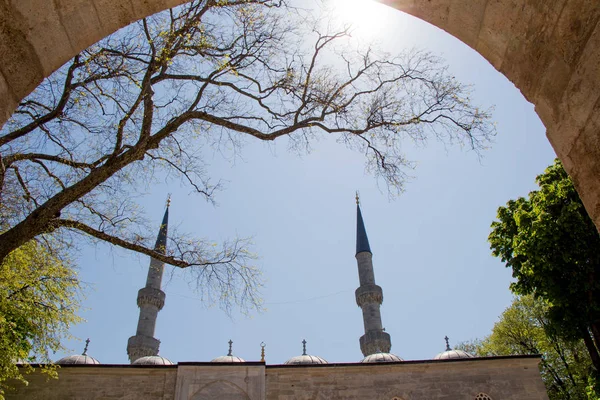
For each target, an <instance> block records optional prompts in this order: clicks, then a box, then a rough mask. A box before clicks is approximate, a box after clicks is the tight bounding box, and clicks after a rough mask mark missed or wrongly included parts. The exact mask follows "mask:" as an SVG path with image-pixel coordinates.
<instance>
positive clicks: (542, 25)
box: [0, 0, 600, 228]
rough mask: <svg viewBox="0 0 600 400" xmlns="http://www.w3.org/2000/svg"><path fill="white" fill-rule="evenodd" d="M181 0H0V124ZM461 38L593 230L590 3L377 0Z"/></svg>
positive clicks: (599, 163) (596, 50)
mask: <svg viewBox="0 0 600 400" xmlns="http://www.w3.org/2000/svg"><path fill="white" fill-rule="evenodd" d="M185 1H186V0H123V1H113V0H54V1H48V0H7V1H4V2H0V28H1V29H0V59H1V60H2V63H0V123H3V122H4V121H6V120H7V119H8V117H9V116H10V113H11V112H12V111H13V110H14V109H15V107H16V105H17V104H18V102H19V101H20V100H21V99H22V98H23V97H25V96H26V95H27V94H29V93H30V92H31V91H32V90H33V89H34V88H35V87H36V86H37V85H38V84H39V83H40V82H41V81H42V79H43V78H44V77H46V76H48V75H50V74H51V73H52V72H53V71H55V70H56V69H57V68H59V67H60V66H61V65H62V64H64V63H65V62H66V61H67V60H69V59H70V58H71V57H73V56H74V55H75V54H77V53H78V52H79V51H81V50H83V49H84V48H86V47H87V46H89V45H91V44H93V43H95V42H97V41H98V40H100V39H102V38H103V37H105V36H107V35H109V34H111V33H112V32H114V31H116V30H117V29H119V28H121V27H124V26H126V25H127V24H129V23H131V22H133V21H136V20H138V19H140V18H143V17H145V16H148V15H151V14H154V13H156V12H158V11H161V10H164V9H167V8H169V7H174V6H176V5H179V4H182V3H184V2H185ZM380 1H382V2H383V3H385V4H387V5H389V6H391V7H394V8H397V9H398V10H401V11H404V12H406V13H409V14H411V15H413V16H415V17H418V18H421V19H423V20H424V21H427V22H429V23H431V24H433V25H435V26H437V27H439V28H441V29H443V30H445V31H446V32H448V33H449V34H451V35H453V36H455V37H457V38H458V39H460V40H462V41H463V42H464V43H466V44H467V45H469V46H470V47H471V48H473V49H474V50H476V51H477V52H478V53H479V54H481V55H482V56H483V57H485V58H486V59H487V60H488V61H489V62H490V63H491V64H492V65H493V66H494V67H495V68H496V69H497V70H498V71H499V72H501V73H502V74H504V75H505V76H506V77H507V78H508V79H509V80H511V81H512V82H513V83H514V84H515V85H516V86H517V87H518V88H519V89H520V90H521V92H522V93H523V95H524V96H525V98H526V99H527V100H529V101H530V102H532V103H533V104H534V105H535V110H536V112H537V114H538V115H539V116H540V118H541V120H542V122H543V123H544V125H545V126H546V129H547V136H548V139H549V140H550V143H551V144H552V146H553V147H554V150H555V151H556V153H557V155H558V156H559V158H560V159H561V160H562V161H563V164H564V165H565V168H566V169H567V171H568V172H569V174H570V175H571V176H572V177H573V178H574V180H575V184H576V186H577V190H578V192H579V194H580V195H581V198H582V199H583V201H584V203H585V206H586V208H587V210H588V213H589V214H590V215H591V217H592V219H593V220H594V222H595V223H596V226H597V227H599V228H600V179H598V177H599V176H600V24H599V20H600V3H599V2H598V1H597V0H556V1H540V0H436V1H431V0H380Z"/></svg>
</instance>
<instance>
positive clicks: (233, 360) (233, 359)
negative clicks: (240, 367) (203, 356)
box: [210, 340, 246, 363]
mask: <svg viewBox="0 0 600 400" xmlns="http://www.w3.org/2000/svg"><path fill="white" fill-rule="evenodd" d="M228 343H229V352H227V355H226V356H221V357H217V358H214V359H212V360H211V361H210V362H214V363H238V362H246V360H244V359H243V358H241V357H238V356H234V355H233V354H232V350H231V346H232V345H233V342H232V341H231V340H229V342H228Z"/></svg>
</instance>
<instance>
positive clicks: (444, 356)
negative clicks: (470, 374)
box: [433, 350, 475, 360]
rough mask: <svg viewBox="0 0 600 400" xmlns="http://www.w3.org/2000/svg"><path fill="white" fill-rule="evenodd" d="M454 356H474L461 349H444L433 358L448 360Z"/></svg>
mask: <svg viewBox="0 0 600 400" xmlns="http://www.w3.org/2000/svg"><path fill="white" fill-rule="evenodd" d="M455 358H475V356H474V355H472V354H469V353H467V352H466V351H462V350H446V351H444V352H442V353H440V354H438V355H437V356H435V357H433V359H434V360H450V359H455Z"/></svg>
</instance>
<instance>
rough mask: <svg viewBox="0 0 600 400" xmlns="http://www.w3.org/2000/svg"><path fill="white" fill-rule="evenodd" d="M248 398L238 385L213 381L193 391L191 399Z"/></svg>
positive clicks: (227, 399)
mask: <svg viewBox="0 0 600 400" xmlns="http://www.w3.org/2000/svg"><path fill="white" fill-rule="evenodd" d="M212 399H221V400H250V397H249V396H248V395H247V394H246V392H244V391H243V390H242V389H241V388H240V387H239V386H237V385H235V384H233V383H231V382H227V381H214V382H211V383H209V384H208V385H206V386H204V387H203V388H202V389H200V390H199V391H197V392H196V393H194V395H193V396H192V400H212Z"/></svg>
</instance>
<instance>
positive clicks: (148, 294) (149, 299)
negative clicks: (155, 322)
mask: <svg viewBox="0 0 600 400" xmlns="http://www.w3.org/2000/svg"><path fill="white" fill-rule="evenodd" d="M165 297H166V295H165V292H163V291H162V290H160V289H155V288H151V287H145V288H141V289H140V290H139V292H138V297H137V305H138V307H142V306H146V305H152V306H154V307H156V308H158V310H159V311H160V310H162V308H163V306H164V305H165Z"/></svg>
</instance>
